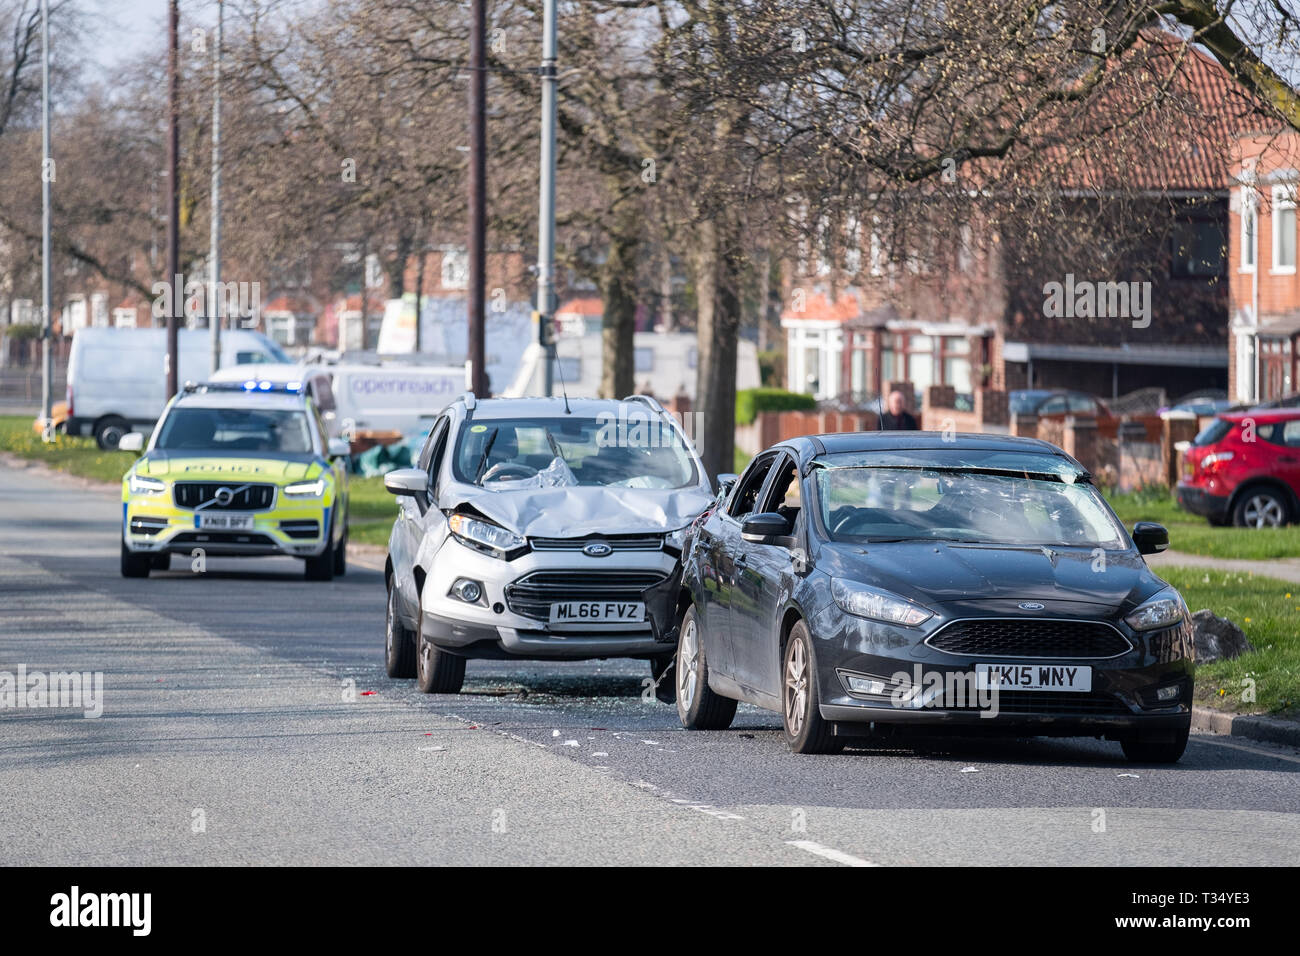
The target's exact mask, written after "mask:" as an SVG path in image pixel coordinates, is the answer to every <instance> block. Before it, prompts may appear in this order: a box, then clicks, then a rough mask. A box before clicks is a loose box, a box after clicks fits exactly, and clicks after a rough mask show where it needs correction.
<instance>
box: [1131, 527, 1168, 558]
mask: <svg viewBox="0 0 1300 956" xmlns="http://www.w3.org/2000/svg"><path fill="white" fill-rule="evenodd" d="M1133 543H1134V544H1135V545H1137V549H1138V554H1159V553H1160V552H1161V551H1165V550H1167V549H1168V548H1169V530H1168V529H1167V528H1166V527H1165V526H1164V525H1162V524H1156V523H1155V522H1154V521H1139V522H1138V523H1137V524H1135V525H1134V526H1133Z"/></svg>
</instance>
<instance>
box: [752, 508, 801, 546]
mask: <svg viewBox="0 0 1300 956" xmlns="http://www.w3.org/2000/svg"><path fill="white" fill-rule="evenodd" d="M789 535H790V522H789V520H788V519H787V518H786V516H785V515H783V514H778V513H777V512H775V511H763V512H760V513H759V514H756V515H747V516H746V517H745V520H744V521H742V522H741V523H740V537H741V538H743V539H744V540H745V541H748V542H750V543H751V544H778V545H783V546H786V547H788V546H789V545H790V544H791V542H790V540H789Z"/></svg>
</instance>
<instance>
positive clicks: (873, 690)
mask: <svg viewBox="0 0 1300 956" xmlns="http://www.w3.org/2000/svg"><path fill="white" fill-rule="evenodd" d="M845 679H846V680H847V681H848V682H849V690H851V691H853V692H854V693H855V694H883V693H884V692H885V682H884V681H878V680H870V679H869V678H866V677H852V676H846V678H845Z"/></svg>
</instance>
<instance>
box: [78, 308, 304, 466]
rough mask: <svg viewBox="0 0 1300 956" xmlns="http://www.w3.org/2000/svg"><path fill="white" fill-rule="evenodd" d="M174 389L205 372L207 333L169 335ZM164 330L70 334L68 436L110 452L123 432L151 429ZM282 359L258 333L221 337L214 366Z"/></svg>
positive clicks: (162, 378) (161, 401) (160, 397)
mask: <svg viewBox="0 0 1300 956" xmlns="http://www.w3.org/2000/svg"><path fill="white" fill-rule="evenodd" d="M177 336H178V344H177V351H178V355H179V363H178V364H179V368H178V369H177V375H176V381H177V385H178V386H180V385H184V384H185V383H186V382H203V381H206V380H207V378H208V374H209V372H210V371H211V367H212V338H211V332H209V331H208V330H207V329H180V330H179V331H178V332H177ZM166 357H167V330H166V329H112V328H89V329H78V330H77V332H76V334H75V335H74V336H73V337H72V352H71V355H70V356H69V359H68V420H67V425H66V426H65V427H66V431H67V433H68V434H69V435H94V436H95V440H96V441H97V442H99V447H100V448H116V447H117V441H118V439H119V438H121V437H122V436H123V435H125V434H126V433H127V432H129V431H135V430H139V429H141V428H146V429H148V428H152V427H153V425H154V423H155V422H156V421H158V416H159V415H161V414H162V410H163V406H164V405H165V404H166V394H165V393H166V390H167V378H166ZM260 362H285V363H288V362H289V357H288V356H287V355H285V354H284V352H283V351H282V350H281V349H280V347H279V346H278V345H276V344H275V343H274V342H272V341H271V340H270V339H268V338H267V337H266V336H265V335H262V334H261V333H260V332H251V331H248V330H247V329H231V330H228V331H223V332H222V333H221V364H222V365H223V366H224V365H248V364H252V363H260Z"/></svg>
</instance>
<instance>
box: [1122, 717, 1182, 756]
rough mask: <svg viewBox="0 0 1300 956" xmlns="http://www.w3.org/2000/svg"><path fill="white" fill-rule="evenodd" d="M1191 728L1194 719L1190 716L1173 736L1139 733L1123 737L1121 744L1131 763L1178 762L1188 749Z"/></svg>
mask: <svg viewBox="0 0 1300 956" xmlns="http://www.w3.org/2000/svg"><path fill="white" fill-rule="evenodd" d="M1191 729H1192V721H1191V718H1188V720H1187V722H1186V723H1185V724H1183V725H1182V726H1181V727H1179V728H1178V730H1177V731H1175V732H1174V734H1173V736H1172V737H1169V736H1165V737H1144V736H1142V735H1141V734H1137V735H1134V736H1132V737H1125V738H1123V739H1122V740H1121V741H1120V746H1121V747H1122V748H1123V749H1124V756H1125V757H1127V758H1128V760H1129V762H1130V763H1177V762H1178V760H1179V758H1180V757H1182V755H1183V751H1184V750H1186V749H1187V735H1188V733H1189V732H1190V731H1191Z"/></svg>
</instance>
